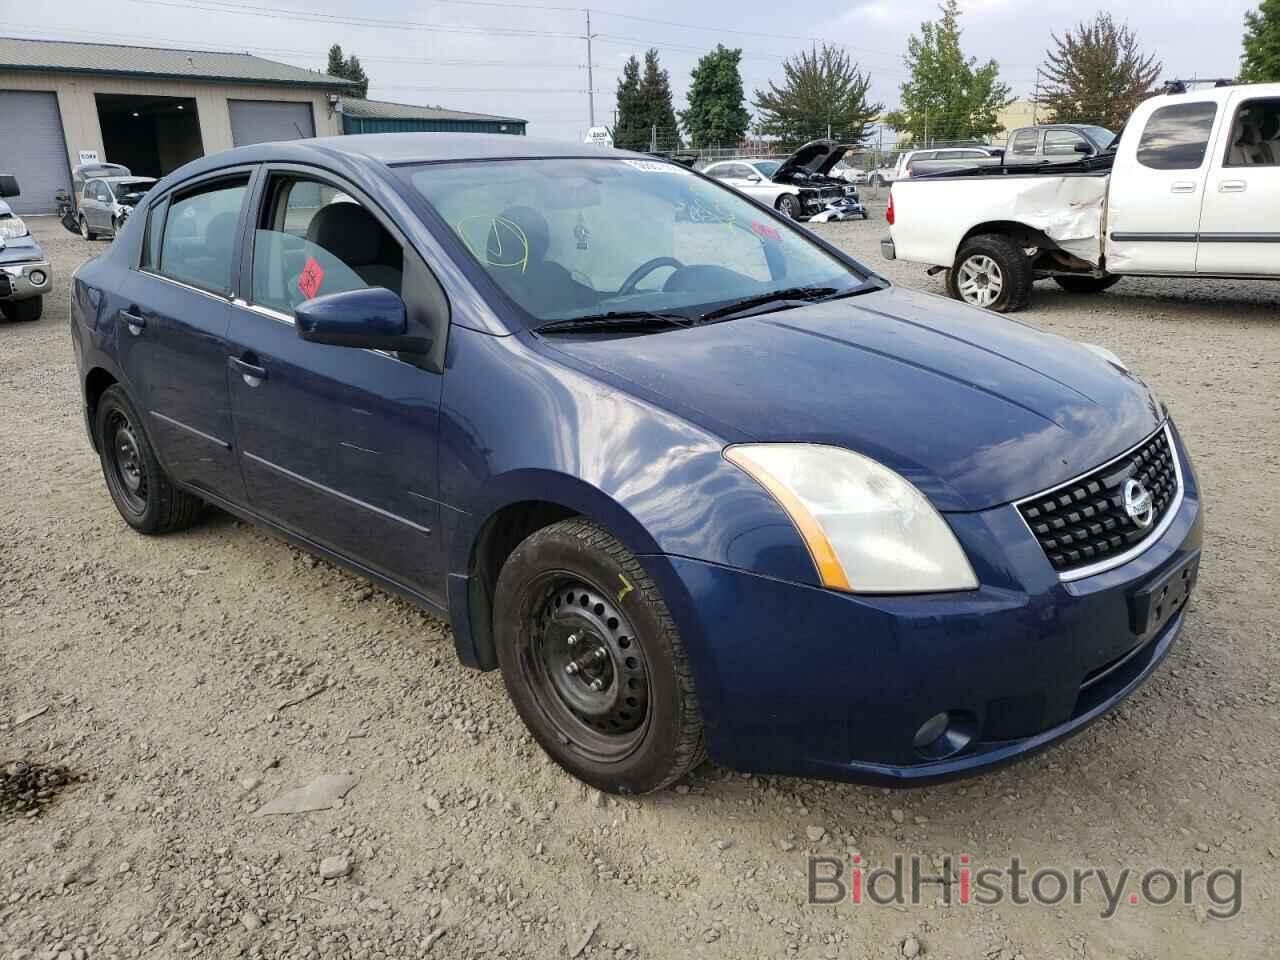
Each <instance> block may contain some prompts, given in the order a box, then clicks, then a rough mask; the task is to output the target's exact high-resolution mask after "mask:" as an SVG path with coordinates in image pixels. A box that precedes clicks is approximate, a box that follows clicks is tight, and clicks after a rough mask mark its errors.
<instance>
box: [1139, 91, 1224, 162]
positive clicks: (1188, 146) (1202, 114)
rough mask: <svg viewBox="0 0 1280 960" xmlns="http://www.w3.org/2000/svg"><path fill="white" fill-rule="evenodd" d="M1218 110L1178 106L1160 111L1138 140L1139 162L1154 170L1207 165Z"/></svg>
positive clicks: (1198, 105)
mask: <svg viewBox="0 0 1280 960" xmlns="http://www.w3.org/2000/svg"><path fill="white" fill-rule="evenodd" d="M1217 113H1218V107H1217V105H1216V104H1214V103H1210V102H1207V101H1201V102H1200V103H1174V104H1170V105H1169V106H1167V107H1161V108H1160V109H1159V110H1156V111H1155V112H1154V113H1152V114H1151V116H1150V117H1149V118H1148V119H1147V126H1146V128H1145V129H1144V130H1143V131H1142V139H1141V140H1139V141H1138V162H1139V163H1140V164H1142V165H1143V166H1144V167H1149V168H1151V169H1152V170H1197V169H1199V167H1200V165H1201V164H1202V163H1204V156H1205V153H1206V152H1207V150H1208V147H1209V134H1210V133H1211V132H1212V130H1213V118H1214V117H1215V116H1217Z"/></svg>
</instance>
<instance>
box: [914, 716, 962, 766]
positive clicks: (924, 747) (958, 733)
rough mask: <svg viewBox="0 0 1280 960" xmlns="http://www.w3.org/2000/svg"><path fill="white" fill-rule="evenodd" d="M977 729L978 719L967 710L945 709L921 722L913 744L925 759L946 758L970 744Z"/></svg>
mask: <svg viewBox="0 0 1280 960" xmlns="http://www.w3.org/2000/svg"><path fill="white" fill-rule="evenodd" d="M976 730H977V723H976V720H975V718H974V716H973V714H971V713H969V712H968V711H967V710H944V711H942V712H941V713H935V714H934V715H933V716H932V717H930V718H929V719H928V720H926V721H925V722H924V723H922V724H920V728H919V729H918V730H916V735H915V737H914V738H913V739H912V741H911V745H912V746H913V747H914V748H915V751H916V755H917V756H919V757H922V758H923V759H925V760H945V759H946V758H947V757H952V756H955V755H956V754H957V753H959V752H960V751H961V750H963V749H964V748H965V747H967V746H969V744H970V743H972V742H973V737H974V733H975V732H976Z"/></svg>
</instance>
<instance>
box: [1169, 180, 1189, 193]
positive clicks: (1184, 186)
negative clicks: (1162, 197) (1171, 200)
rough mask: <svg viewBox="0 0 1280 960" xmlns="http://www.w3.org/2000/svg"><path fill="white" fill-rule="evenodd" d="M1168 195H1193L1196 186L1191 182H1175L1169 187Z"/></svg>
mask: <svg viewBox="0 0 1280 960" xmlns="http://www.w3.org/2000/svg"><path fill="white" fill-rule="evenodd" d="M1169 192H1170V193H1195V192H1196V185H1195V183H1194V182H1193V181H1191V180H1177V181H1174V183H1173V185H1172V186H1170V187H1169Z"/></svg>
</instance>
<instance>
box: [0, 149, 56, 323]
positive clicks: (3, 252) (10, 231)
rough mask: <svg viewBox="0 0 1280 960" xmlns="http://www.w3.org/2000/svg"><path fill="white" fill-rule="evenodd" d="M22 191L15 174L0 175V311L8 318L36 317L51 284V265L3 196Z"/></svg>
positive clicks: (41, 308) (28, 318)
mask: <svg viewBox="0 0 1280 960" xmlns="http://www.w3.org/2000/svg"><path fill="white" fill-rule="evenodd" d="M20 193H21V190H20V188H19V185H18V181H17V179H16V178H15V177H13V176H11V175H8V174H3V175H0V314H3V315H4V317H5V319H7V320H19V321H34V320H39V319H40V315H41V314H42V313H43V312H44V295H45V294H46V293H48V292H49V291H50V289H52V287H53V267H51V266H50V265H49V261H48V260H46V259H45V256H44V251H43V250H41V249H40V244H38V243H36V238H35V237H33V236H31V231H30V230H28V229H27V225H26V223H24V222H23V220H22V218H21V217H19V216H17V215H16V214H15V213H14V212H13V210H12V208H10V206H9V204H7V203H5V201H4V198H5V197H16V196H18V195H19V194H20Z"/></svg>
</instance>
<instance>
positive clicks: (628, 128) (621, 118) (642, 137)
mask: <svg viewBox="0 0 1280 960" xmlns="http://www.w3.org/2000/svg"><path fill="white" fill-rule="evenodd" d="M613 145H614V146H615V147H619V148H620V149H623V150H644V149H647V148H648V145H649V126H648V122H647V112H646V110H645V108H644V104H643V102H642V101H641V99H640V61H639V60H637V59H636V58H635V56H631V57H629V58H628V59H627V62H626V63H625V64H623V65H622V76H620V77H619V78H618V118H617V121H616V122H615V123H614V128H613Z"/></svg>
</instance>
